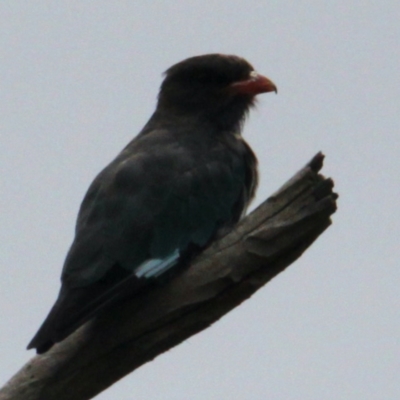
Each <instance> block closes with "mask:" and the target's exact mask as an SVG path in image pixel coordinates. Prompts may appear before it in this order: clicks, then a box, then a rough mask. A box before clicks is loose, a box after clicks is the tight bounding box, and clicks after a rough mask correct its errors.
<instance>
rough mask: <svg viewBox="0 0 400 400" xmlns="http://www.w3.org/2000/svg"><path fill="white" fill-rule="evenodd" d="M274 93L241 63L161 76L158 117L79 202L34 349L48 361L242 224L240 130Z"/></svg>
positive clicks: (246, 184) (251, 189)
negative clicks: (84, 329)
mask: <svg viewBox="0 0 400 400" xmlns="http://www.w3.org/2000/svg"><path fill="white" fill-rule="evenodd" d="M271 91H275V92H276V86H275V85H274V84H273V83H272V82H271V81H270V80H269V79H267V78H266V77H264V76H262V75H260V74H258V73H257V72H256V71H255V70H254V68H253V67H252V65H251V64H249V63H248V62H247V61H246V60H244V59H243V58H240V57H236V56H230V55H221V54H209V55H203V56H198V57H192V58H188V59H186V60H184V61H182V62H180V63H178V64H175V65H173V66H172V67H171V68H169V69H168V70H167V71H166V72H165V79H164V81H163V82H162V84H161V88H160V92H159V95H158V103H157V108H156V110H155V112H154V114H153V115H152V116H151V118H150V120H149V121H148V122H147V124H146V125H145V126H144V128H143V129H142V131H141V132H140V133H139V135H138V136H136V138H134V139H133V140H132V141H131V142H130V143H129V144H128V145H127V146H126V147H125V148H124V149H123V150H122V152H121V153H120V154H119V155H118V156H117V157H116V158H115V159H114V161H112V162H111V163H110V164H109V165H108V166H107V167H106V168H105V169H103V171H101V172H100V174H99V175H98V176H97V177H96V178H95V180H94V181H93V183H92V184H91V185H90V187H89V189H88V191H87V193H86V195H85V198H84V199H83V202H82V204H81V207H80V210H79V214H78V219H77V223H76V231H75V239H74V241H73V243H72V246H71V248H70V250H69V252H68V254H67V257H66V260H65V263H64V267H63V270H62V276H61V281H62V285H61V290H60V293H59V296H58V298H57V301H56V303H55V304H54V306H53V308H52V309H51V310H50V313H49V315H48V316H47V318H46V320H45V321H44V323H43V324H42V326H41V327H40V329H39V331H38V332H37V333H36V335H35V336H34V338H33V339H32V341H31V342H30V343H29V345H28V349H31V348H36V351H37V352H38V353H44V352H46V351H47V350H48V349H49V348H50V347H52V346H53V344H54V343H57V342H60V341H62V340H63V339H65V338H66V337H67V336H69V335H70V334H71V333H72V332H74V331H75V330H76V329H77V328H78V327H79V326H81V325H82V324H84V323H85V322H86V321H88V320H89V319H92V318H93V317H95V316H97V315H98V314H99V313H101V312H102V311H103V310H104V309H106V308H108V307H110V306H115V304H116V303H117V302H119V301H121V300H122V299H126V298H128V297H129V298H130V297H132V296H134V295H135V294H137V293H138V292H142V291H143V290H149V288H151V287H153V285H152V283H154V282H157V281H160V279H161V280H162V279H164V278H163V277H164V276H166V275H168V274H170V273H171V271H174V270H176V269H178V267H179V266H180V265H182V263H183V262H184V261H185V260H186V261H187V260H188V259H190V257H191V256H193V255H194V254H197V253H198V252H199V251H200V250H201V249H203V248H204V247H206V246H207V245H208V244H209V243H210V242H211V241H212V240H214V239H215V238H216V237H219V236H221V235H223V234H224V233H226V232H227V231H228V230H229V229H231V228H232V227H233V225H234V224H235V223H237V222H238V220H239V219H240V218H241V217H242V216H243V214H244V213H245V211H246V208H247V206H248V205H249V202H250V201H251V199H252V198H253V196H254V193H255V189H256V186H257V159H256V157H255V155H254V153H253V151H252V150H251V149H250V147H249V146H248V144H247V143H246V142H245V141H244V140H243V139H242V137H241V130H242V125H243V122H244V120H245V117H246V115H247V114H248V111H249V110H250V108H251V107H252V106H253V105H254V103H255V96H256V95H257V94H259V93H264V92H271Z"/></svg>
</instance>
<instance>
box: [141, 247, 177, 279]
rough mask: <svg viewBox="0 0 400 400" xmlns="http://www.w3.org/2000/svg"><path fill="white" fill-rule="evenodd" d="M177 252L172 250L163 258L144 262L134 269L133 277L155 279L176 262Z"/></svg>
mask: <svg viewBox="0 0 400 400" xmlns="http://www.w3.org/2000/svg"><path fill="white" fill-rule="evenodd" d="M178 258H179V250H178V249H176V250H174V251H173V252H172V253H171V254H170V255H168V256H167V257H165V258H162V259H161V258H152V259H150V260H147V261H145V262H144V263H143V264H141V265H140V266H139V268H137V269H136V271H135V275H136V276H137V277H138V278H157V277H158V276H160V275H162V274H163V273H164V272H166V271H168V270H169V269H170V268H172V267H173V266H175V264H176V263H177V262H178Z"/></svg>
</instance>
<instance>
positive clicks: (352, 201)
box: [0, 0, 400, 400]
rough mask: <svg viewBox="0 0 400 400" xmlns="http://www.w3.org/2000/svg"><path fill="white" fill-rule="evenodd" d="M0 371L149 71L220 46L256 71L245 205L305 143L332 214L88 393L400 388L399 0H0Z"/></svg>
mask: <svg viewBox="0 0 400 400" xmlns="http://www.w3.org/2000/svg"><path fill="white" fill-rule="evenodd" d="M0 21H1V23H0V87H1V90H0V183H1V192H0V193H1V195H0V210H1V212H0V270H1V280H0V321H1V329H0V360H1V363H0V382H1V383H3V382H5V381H6V380H7V379H8V378H10V377H11V375H13V374H14V373H15V372H16V371H17V370H18V369H19V368H20V367H21V366H22V365H23V364H24V363H25V362H26V361H27V360H28V359H29V358H30V357H32V356H33V352H32V351H31V352H28V351H26V350H25V347H26V345H27V343H28V341H29V340H30V339H31V337H32V336H33V334H34V333H35V332H36V330H37V328H38V327H39V325H40V324H41V322H42V321H43V319H44V317H45V316H46V314H47V312H48V311H49V309H50V307H51V305H52V304H53V302H54V300H55V297H56V295H57V292H58V290H59V276H60V271H61V266H62V263H63V261H64V257H65V254H66V251H67V250H68V247H69V245H70V243H71V240H72V235H73V229H74V224H75V218H76V214H77V211H78V207H79V204H80V201H81V200H82V198H83V195H84V193H85V191H86V189H87V187H88V185H89V184H90V182H91V180H92V179H93V177H94V176H95V175H96V173H97V172H99V171H100V169H101V168H103V167H104V166H105V165H106V164H107V163H108V162H109V161H110V160H111V159H112V158H113V157H114V156H115V155H116V154H117V152H118V151H119V150H121V148H122V147H123V146H124V145H125V144H126V143H127V142H128V141H129V140H130V139H131V138H132V137H133V136H134V135H136V134H137V132H138V131H139V130H140V129H141V127H142V126H143V125H144V123H145V122H146V121H147V119H148V118H149V116H150V115H151V113H152V111H153V109H154V106H155V99H156V95H157V91H158V87H159V85H160V83H161V79H162V77H161V74H162V72H163V71H164V70H166V69H167V68H168V67H169V66H170V65H172V64H174V63H175V62H178V61H180V60H182V59H184V58H186V57H189V56H193V55H198V54H204V53H210V52H220V53H231V54H237V55H240V56H243V57H245V58H247V59H248V60H249V61H250V62H251V63H252V64H253V65H254V66H255V67H256V69H257V70H258V71H259V72H260V73H262V74H265V75H267V76H268V77H270V78H271V79H272V80H273V81H274V82H275V83H276V84H277V86H278V88H279V94H278V96H275V95H273V94H266V95H262V96H260V101H259V105H258V108H257V110H255V111H253V112H252V114H251V115H250V118H249V121H248V123H247V124H246V127H245V132H244V136H245V138H246V139H247V140H248V142H249V143H250V144H251V145H252V146H253V148H254V149H255V150H256V152H257V155H258V157H259V160H260V172H261V185H260V187H259V191H258V195H257V198H256V201H255V203H254V204H255V205H257V204H259V203H260V202H261V201H263V200H264V199H265V198H266V197H267V196H268V195H269V194H271V193H272V192H274V191H275V190H276V189H277V188H278V187H279V186H280V185H281V184H283V183H284V182H285V181H286V179H287V178H289V177H290V176H291V175H292V174H293V173H294V172H296V171H297V170H298V169H299V168H301V167H302V166H303V164H305V163H306V162H307V161H308V160H309V159H310V158H311V157H312V156H313V155H314V154H315V153H316V152H318V151H319V150H322V151H323V152H324V153H325V154H326V157H327V158H326V162H325V167H324V173H325V174H326V175H328V176H331V177H332V178H333V179H334V180H335V183H336V190H337V191H338V192H339V193H340V196H341V197H340V199H339V203H338V204H339V210H338V212H337V214H335V215H334V217H333V225H332V226H331V227H330V228H329V229H328V230H327V231H326V232H325V233H324V234H323V235H322V236H321V237H320V238H319V239H318V240H317V242H316V243H314V245H313V246H312V247H311V248H310V249H309V250H308V251H307V252H306V253H305V254H304V255H303V256H302V258H301V259H300V260H298V261H297V262H296V263H295V264H294V265H292V266H291V267H290V268H289V269H288V270H286V271H285V272H283V273H282V274H280V275H279V276H278V277H277V278H275V279H274V280H273V281H272V282H270V283H269V284H268V285H267V286H266V287H264V288H263V289H261V290H260V291H259V292H258V293H257V294H256V295H254V296H253V297H252V298H251V299H250V300H248V301H247V302H245V303H244V304H242V305H241V306H240V307H239V308H237V309H236V310H234V311H233V312H231V313H230V314H228V315H227V316H226V317H224V318H223V319H222V320H221V321H219V322H218V323H216V324H215V325H214V326H212V327H211V328H210V329H208V330H206V331H204V332H202V333H200V334H198V335H196V336H195V337H192V338H191V339H189V340H187V341H186V342H185V343H183V344H181V345H180V346H178V347H176V348H174V349H172V350H171V351H169V352H168V353H166V354H164V355H162V356H160V357H158V358H157V359H156V360H155V361H153V362H151V363H149V364H147V365H145V366H144V367H142V368H141V369H139V370H137V371H135V372H134V373H133V374H131V375H129V376H127V377H125V378H124V379H123V380H122V381H120V382H119V383H117V384H116V385H114V386H113V387H111V388H110V389H108V390H107V391H105V392H104V393H102V394H100V395H99V396H98V397H97V399H99V400H115V399H118V400H129V399H132V400H133V399H134V400H141V399H145V400H170V399H171V400H188V399H189V400H204V399H208V400H220V399H234V400H236V399H237V400H253V399H255V400H258V399H260V400H261V399H268V400H282V399H284V400H299V399H301V400H303V399H304V400H305V399H307V400H314V399H315V400H321V399H324V400H337V399H352V400H375V399H376V400H382V399H385V400H397V399H399V398H400V380H399V377H398V374H399V369H400V315H399V309H400V307H399V306H400V291H399V286H400V266H399V261H398V260H399V258H400V249H399V227H400V207H399V200H400V178H399V171H400V137H399V134H400V105H399V104H400V103H399V98H400V75H399V71H400V22H399V21H400V2H399V1H395V0H386V1H372V0H363V1H361V0H360V1H354V0H337V1H335V2H332V1H321V0H318V1H317V0H309V1H302V0H297V1H287V0H279V1H278V0H275V1H274V0H270V1H260V0H247V1H239V0H230V1H218V0H213V1H209V0H202V1H200V0H199V1H194V0H188V1H183V0H181V1H156V0H152V1H148V2H144V1H143V2H135V1H118V0H116V1H112V2H111V1H103V0H96V1H89V0H87V1H82V0H80V1H75V0H68V1H66V0H65V1H40V0H38V1H31V2H27V1H21V0H5V1H2V2H1V4H0Z"/></svg>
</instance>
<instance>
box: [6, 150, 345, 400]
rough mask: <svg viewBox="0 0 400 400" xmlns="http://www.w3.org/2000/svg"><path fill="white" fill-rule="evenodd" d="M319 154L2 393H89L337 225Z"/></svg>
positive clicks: (9, 399) (29, 398) (12, 399)
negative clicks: (192, 255)
mask: <svg viewBox="0 0 400 400" xmlns="http://www.w3.org/2000/svg"><path fill="white" fill-rule="evenodd" d="M322 161H323V155H322V154H320V153H319V154H317V155H316V156H315V157H314V158H313V159H312V160H311V161H310V163H308V164H307V165H306V166H305V167H304V168H303V169H302V170H300V171H299V172H298V173H297V174H296V175H295V176H294V177H293V178H292V179H291V180H290V181H289V182H287V183H286V184H285V185H284V186H283V187H282V188H281V189H280V190H279V191H278V192H276V193H275V194H274V195H273V196H271V197H270V198H269V199H267V200H266V201H265V202H264V203H263V204H261V206H259V207H258V208H257V209H256V210H255V211H253V212H252V213H251V214H250V215H248V216H247V217H246V218H245V219H243V221H241V223H240V224H239V225H238V226H237V227H236V228H235V230H234V231H232V232H230V233H229V234H228V235H226V236H225V237H223V238H222V239H220V240H218V241H217V242H215V243H214V244H213V245H212V246H210V247H209V248H208V249H207V250H205V251H204V252H203V253H202V254H201V255H200V256H199V257H197V258H196V259H195V260H194V261H193V262H192V263H191V265H190V267H189V268H188V269H186V270H185V271H183V272H182V273H181V274H179V275H178V276H176V277H174V278H173V279H172V280H171V281H170V282H168V283H167V284H165V285H163V286H160V287H156V288H155V289H154V290H153V291H151V292H150V293H148V294H145V295H142V296H140V297H136V298H134V299H132V300H131V301H127V302H126V303H124V304H122V305H121V306H120V307H119V308H118V309H114V310H112V312H109V313H106V314H104V315H102V316H101V317H99V318H97V319H96V320H95V321H92V322H90V323H88V324H86V325H85V326H83V327H82V328H80V329H79V330H78V331H77V332H75V333H74V334H73V335H71V336H70V337H69V338H67V339H66V340H65V341H63V342H62V343H60V344H58V345H56V346H54V347H53V348H52V349H51V350H50V351H49V352H48V353H46V354H44V355H42V356H36V357H34V358H33V359H32V360H30V361H29V362H28V363H27V364H26V365H25V366H24V367H23V368H22V369H21V370H20V371H19V372H18V373H17V374H16V375H15V376H14V377H13V378H12V379H11V380H10V381H9V382H8V383H7V384H6V385H5V386H4V387H3V388H2V389H1V390H0V400H54V399H58V400H86V399H90V398H93V397H94V396H96V394H98V393H100V392H101V391H103V390H105V389H106V388H107V387H109V386H111V385H112V384H113V383H114V382H116V381H117V380H119V379H121V378H122V377H123V376H125V375H127V374H128V373H130V372H131V371H133V370H135V369H136V368H138V367H140V366H141V365H143V364H144V363H146V362H148V361H150V360H152V359H154V358H155V357H156V356H158V355H159V354H161V353H163V352H164V351H166V350H168V349H170V348H172V347H174V346H176V345H177V344H179V343H181V342H182V341H184V340H185V339H187V338H188V337H190V336H192V335H194V334H196V333H197V332H200V331H201V330H203V329H205V328H207V327H209V326H210V325H211V324H212V323H214V322H215V321H217V320H218V319H219V318H221V317H222V316H223V315H225V314H226V313H227V312H229V311H230V310H232V309H233V308H235V307H236V306H238V305H239V304H240V303H241V302H242V301H244V300H246V299H247V298H249V297H250V296H251V295H252V294H253V293H254V292H256V291H257V290H258V289H259V288H260V287H262V286H263V285H264V284H265V283H267V282H268V281H269V280H271V279H272V278H273V277H274V276H276V275H277V274H279V273H280V272H282V271H283V270H284V269H285V268H286V267H287V266H289V265H290V264H291V263H292V262H293V261H295V260H296V259H297V258H298V257H299V256H300V255H301V254H302V253H303V252H304V251H305V250H306V248H307V247H308V246H310V245H311V243H312V242H313V241H314V240H315V239H316V238H317V237H318V236H319V235H320V234H321V233H322V232H323V231H324V230H325V229H326V228H327V227H328V226H329V225H330V223H331V220H330V216H331V215H332V214H333V213H334V212H335V210H336V202H335V200H336V198H337V195H336V194H335V193H333V192H332V188H333V182H332V180H330V179H325V178H324V177H323V176H322V175H319V174H318V172H319V170H320V169H321V168H322Z"/></svg>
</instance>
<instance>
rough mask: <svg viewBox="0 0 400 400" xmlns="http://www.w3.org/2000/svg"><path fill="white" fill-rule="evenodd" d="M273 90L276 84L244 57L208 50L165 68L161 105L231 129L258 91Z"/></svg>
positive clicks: (159, 103)
mask: <svg viewBox="0 0 400 400" xmlns="http://www.w3.org/2000/svg"><path fill="white" fill-rule="evenodd" d="M273 91H274V92H276V91H277V88H276V86H275V84H274V83H273V82H272V81H270V80H269V79H268V78H266V77H265V76H262V75H260V74H258V73H257V72H256V71H255V70H254V68H253V66H252V65H251V64H250V63H248V62H247V61H246V60H244V59H243V58H240V57H237V56H231V55H222V54H207V55H202V56H197V57H191V58H188V59H186V60H183V61H181V62H179V63H178V64H175V65H173V66H172V67H170V68H169V69H168V70H167V71H166V72H165V79H164V81H163V83H162V85H161V88H160V93H159V96H158V99H159V100H158V108H162V109H164V110H166V111H167V110H168V112H169V113H171V112H172V113H174V114H175V113H176V114H180V115H181V116H182V115H185V116H188V115H194V116H197V117H201V118H203V119H205V118H206V119H209V120H210V121H212V122H213V123H216V124H218V125H219V126H220V127H225V128H228V129H229V126H232V125H233V126H234V125H237V124H238V123H240V122H241V121H242V120H243V119H244V117H245V116H246V113H247V112H248V111H249V109H250V108H251V106H253V105H254V103H255V96H256V95H258V94H260V93H265V92H273Z"/></svg>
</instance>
